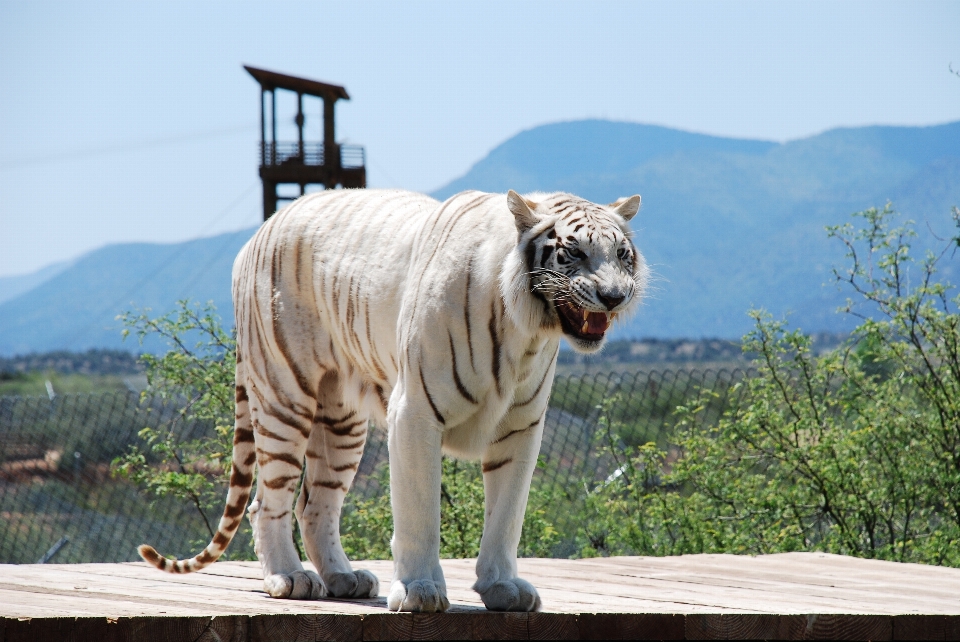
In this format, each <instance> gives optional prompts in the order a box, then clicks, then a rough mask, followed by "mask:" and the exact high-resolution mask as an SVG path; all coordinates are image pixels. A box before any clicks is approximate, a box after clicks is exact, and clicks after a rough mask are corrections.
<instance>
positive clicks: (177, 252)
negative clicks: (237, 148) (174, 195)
mask: <svg viewBox="0 0 960 642" xmlns="http://www.w3.org/2000/svg"><path fill="white" fill-rule="evenodd" d="M259 184H260V181H256V182H254V183H252V184H250V185H249V186H248V187H247V188H246V189H244V190H243V192H242V193H241V194H240V195H239V196H237V197H236V198H234V199H233V200H232V201H230V204H229V205H227V206H226V207H225V208H224V209H223V210H221V211H220V212H219V213H218V214H217V215H216V217H214V218H213V219H211V220H210V221H209V222H208V223H207V225H205V226H204V228H203V229H202V230H201V231H200V233H199V235H198V236H200V237H202V236H203V235H204V234H206V233H207V232H208V231H210V230H211V229H212V228H213V227H214V226H215V225H216V224H217V223H219V222H220V221H221V220H222V219H223V218H224V217H225V216H226V215H227V214H228V213H230V211H231V210H233V209H234V208H235V207H236V206H237V205H238V204H239V203H241V202H242V201H243V199H244V198H246V197H247V196H248V195H249V194H250V192H251V191H253V189H254V188H255V187H257V185H259ZM186 247H187V242H186V241H185V242H183V243H178V244H177V245H176V246H175V248H174V250H173V251H172V252H171V253H170V254H169V255H167V257H166V258H164V259H163V260H162V261H161V262H160V264H159V265H158V266H157V267H155V268H154V269H153V270H152V271H151V272H150V273H149V274H147V275H146V276H145V277H143V278H142V279H140V280H139V281H137V283H136V284H134V285H133V286H131V287H130V288H129V289H127V290H126V291H125V292H124V293H123V294H122V295H121V296H119V297H117V299H116V300H115V301H113V302H112V303H110V304H109V305H105V306H101V307H100V309H99V310H98V311H97V312H96V313H94V314H92V315H91V320H90V323H88V324H86V325H84V326H83V327H81V328H80V329H79V330H77V331H76V332H74V333H73V335H71V336H70V338H69V339H68V340H67V341H66V342H64V343H62V344H61V345H64V346H69V345H72V344H73V343H74V342H75V341H77V340H78V339H79V338H80V337H81V336H82V335H83V334H84V333H86V332H88V331H89V330H90V329H91V328H92V327H93V326H94V325H96V323H97V322H98V319H99V318H100V316H101V315H102V314H104V313H107V312H109V310H110V309H111V308H112V309H117V308H118V307H119V306H120V305H122V304H123V302H124V301H125V300H126V299H127V297H129V296H131V295H132V294H133V293H135V292H137V291H138V290H140V289H141V288H142V287H143V286H144V285H145V284H146V283H149V282H150V281H151V280H153V279H154V278H156V276H157V275H158V274H160V273H161V272H162V271H163V270H165V269H166V268H167V267H168V266H169V265H170V264H171V263H173V261H175V260H176V259H178V258H179V257H180V256H181V255H182V254H183V253H184V252H185V251H186ZM56 343H60V342H56Z"/></svg>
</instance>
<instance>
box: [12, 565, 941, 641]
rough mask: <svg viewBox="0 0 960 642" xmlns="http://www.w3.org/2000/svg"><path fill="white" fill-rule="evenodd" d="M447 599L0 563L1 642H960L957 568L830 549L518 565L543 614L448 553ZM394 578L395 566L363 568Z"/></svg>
mask: <svg viewBox="0 0 960 642" xmlns="http://www.w3.org/2000/svg"><path fill="white" fill-rule="evenodd" d="M441 565H442V566H443V569H444V574H445V576H446V579H447V587H448V597H449V599H450V601H451V604H452V608H451V610H450V611H449V612H448V613H445V614H410V613H391V612H389V611H387V609H386V600H385V598H383V597H378V598H376V599H372V600H318V601H299V600H274V599H271V598H269V597H267V596H266V594H265V593H264V592H263V586H262V581H261V579H260V568H259V564H258V563H256V562H219V563H217V564H214V565H212V566H211V567H209V568H208V569H206V570H204V571H202V572H199V573H194V574H187V575H173V574H166V573H161V572H159V571H156V570H155V569H152V568H149V567H147V566H146V565H144V564H141V563H128V564H79V565H49V566H47V565H44V566H37V565H24V566H12V565H0V616H2V617H0V642H8V641H9V640H36V639H40V640H43V639H51V640H53V639H56V640H59V639H96V640H97V642H109V641H110V640H133V639H137V640H140V639H143V640H153V639H157V640H160V639H163V640H168V639H169V640H179V639H184V640H186V639H190V640H197V639H210V640H213V639H222V640H228V639H236V640H244V641H250V642H254V641H257V640H276V639H284V640H286V639H291V640H318V639H337V640H361V639H362V640H381V639H385V640H390V639H449V638H459V639H507V638H509V639H678V640H679V639H797V640H799V639H877V640H881V639H882V640H929V639H933V640H951V639H960V599H958V598H957V596H958V595H960V570H958V569H947V568H937V567H925V566H919V565H915V564H894V563H891V562H882V561H875V560H860V559H853V558H845V557H840V556H833V555H824V554H812V553H790V554H784V555H769V556H758V557H747V556H741V557H737V556H729V555H691V556H681V557H674V558H642V557H633V558H605V559H589V560H543V559H521V560H519V561H518V568H519V571H520V574H521V575H522V576H524V577H525V578H526V579H528V580H530V581H531V582H533V583H534V585H536V586H537V587H538V589H539V590H540V594H541V598H542V599H543V603H544V607H545V611H544V612H542V613H533V614H526V613H491V612H487V611H486V610H485V609H484V608H483V606H482V603H481V601H480V599H479V596H478V595H477V594H476V593H474V592H473V591H472V590H471V589H470V586H471V585H472V583H473V581H474V580H475V560H442V562H441ZM355 568H367V569H369V570H371V571H372V572H374V573H375V574H376V575H377V576H378V577H379V578H380V581H381V587H382V590H384V592H385V589H386V587H388V586H389V582H390V579H391V576H392V572H393V565H392V563H391V562H390V561H385V560H380V561H372V562H360V563H357V564H355Z"/></svg>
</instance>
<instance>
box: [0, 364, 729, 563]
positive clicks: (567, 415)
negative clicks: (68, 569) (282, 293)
mask: <svg viewBox="0 0 960 642" xmlns="http://www.w3.org/2000/svg"><path fill="white" fill-rule="evenodd" d="M744 374H745V373H744V372H743V371H740V370H700V371H697V370H669V371H649V372H633V373H601V374H589V375H569V376H562V377H558V378H557V379H556V381H555V383H554V389H553V394H552V398H551V404H550V408H549V410H548V411H547V418H546V428H545V430H544V437H543V443H542V446H541V450H540V453H541V458H542V462H543V465H542V466H541V467H540V468H539V469H538V470H537V473H536V477H535V480H534V484H535V485H537V484H540V485H548V486H550V487H552V488H559V489H565V492H563V493H560V494H559V495H558V497H559V499H558V501H559V502H568V503H576V502H577V498H578V496H580V495H581V493H580V492H579V489H581V488H582V487H583V486H584V484H585V483H589V482H591V481H602V480H604V479H606V478H609V476H610V475H613V474H615V466H614V464H613V463H612V462H611V461H610V460H609V458H608V457H605V456H604V454H603V450H602V449H601V448H599V447H598V445H597V440H596V439H595V433H596V429H597V425H598V420H599V418H600V413H601V408H600V407H601V404H603V403H604V402H608V407H607V411H606V412H607V417H608V418H609V419H610V420H613V421H616V422H618V424H619V426H620V434H621V437H622V438H623V439H624V440H625V441H627V442H628V443H631V444H642V443H647V442H650V441H653V442H656V443H657V444H658V445H659V446H661V447H662V448H665V449H668V448H669V446H670V436H671V434H672V433H673V431H674V428H675V423H676V419H675V409H676V407H677V406H678V405H682V404H685V403H687V402H689V401H692V400H693V399H695V398H696V397H697V396H698V394H699V391H700V390H701V389H704V390H709V391H711V392H713V393H714V394H713V395H711V396H710V402H709V404H708V405H707V406H706V407H705V408H704V411H703V412H701V413H700V414H699V415H698V416H699V418H700V420H701V421H703V422H704V423H706V424H709V423H711V422H715V421H716V420H717V418H718V417H719V416H720V414H722V413H723V411H724V409H726V408H727V407H729V404H730V403H731V402H733V401H735V400H734V399H733V398H732V397H731V394H732V393H731V390H732V387H733V384H734V383H736V382H737V381H738V380H739V379H741V378H742V377H743V376H744ZM608 400H609V401H608ZM179 410H180V408H179V407H177V406H175V405H174V404H172V403H171V402H169V401H164V400H161V399H159V398H151V397H149V396H148V397H145V398H141V396H140V395H138V394H135V393H130V392H114V393H106V394H97V395H62V396H56V397H54V398H52V399H48V398H44V397H0V563H6V564H9V563H14V564H21V563H36V562H58V563H67V562H74V563H77V562H125V561H135V560H138V559H139V558H138V557H137V553H136V547H137V545H138V544H141V543H144V542H149V543H151V544H153V545H155V546H156V548H157V549H158V550H161V551H164V552H169V553H173V554H177V555H192V554H194V553H196V551H197V550H198V547H197V544H198V542H203V543H205V542H206V539H207V537H208V534H209V531H208V528H207V524H206V523H205V520H204V518H203V516H202V515H201V514H200V513H199V512H198V511H197V509H196V507H195V506H193V505H192V504H190V503H189V502H184V501H180V500H176V499H173V498H162V497H159V498H158V497H156V496H153V495H147V494H146V493H145V492H144V491H143V489H141V488H138V487H136V485H134V484H132V483H130V482H128V481H125V480H122V479H117V478H115V477H113V476H112V475H111V470H110V464H111V461H112V460H113V459H114V458H115V457H117V456H119V455H122V454H124V453H126V452H128V450H129V449H130V447H131V446H138V447H139V448H140V449H141V450H145V449H146V448H147V446H146V444H144V443H143V440H142V439H141V438H140V436H139V434H138V433H139V432H140V430H141V429H143V428H144V427H148V426H150V427H157V426H175V429H176V430H177V431H179V435H180V436H181V437H182V438H183V439H196V438H199V437H203V436H204V435H208V434H210V433H211V431H212V430H213V426H212V425H209V424H204V423H203V422H189V421H183V420H182V419H179V420H178V419H177V417H178V414H179V412H178V411H179ZM386 461H387V439H386V434H385V431H379V430H377V431H372V432H371V433H370V436H369V438H368V443H367V447H366V450H365V452H364V455H363V460H362V461H361V464H360V466H359V470H358V473H357V477H356V480H355V482H354V487H353V489H352V490H351V493H357V494H359V495H361V496H365V497H370V496H373V495H376V494H377V493H380V492H383V489H382V488H381V485H380V479H381V476H380V475H378V471H379V470H381V466H382V465H383V464H384V463H385V462H386ZM225 494H226V489H225V488H224V496H225ZM550 512H551V519H552V520H553V522H554V524H555V527H556V529H557V531H559V532H561V533H564V532H568V531H571V530H575V528H576V525H575V524H572V523H569V521H570V520H571V519H572V516H574V515H576V514H577V511H576V510H575V507H574V506H563V505H558V506H555V507H554V509H553V510H551V511H550ZM202 545H203V544H202V543H201V544H200V546H202ZM237 546H247V547H249V542H241V541H237V542H235V543H234V544H233V546H231V548H233V547H237ZM568 548H569V547H568V546H565V545H564V544H563V543H561V545H559V546H558V547H556V548H555V549H554V554H555V555H558V556H569V555H571V554H573V553H574V552H575V551H573V550H567V549H568Z"/></svg>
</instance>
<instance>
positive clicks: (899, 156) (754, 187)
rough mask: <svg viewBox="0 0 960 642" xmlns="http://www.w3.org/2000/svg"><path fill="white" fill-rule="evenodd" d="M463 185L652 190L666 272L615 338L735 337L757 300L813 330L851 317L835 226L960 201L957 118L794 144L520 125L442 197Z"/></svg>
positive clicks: (648, 195)
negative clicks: (881, 210) (875, 212)
mask: <svg viewBox="0 0 960 642" xmlns="http://www.w3.org/2000/svg"><path fill="white" fill-rule="evenodd" d="M464 189H480V190H484V191H493V192H503V191H506V190H507V189H515V190H517V191H520V192H529V191H535V190H539V191H568V192H572V193H575V194H578V195H580V196H583V197H585V198H588V199H590V200H593V201H597V202H601V203H607V202H611V201H613V200H615V199H616V198H618V197H620V196H627V195H630V194H634V193H639V194H641V195H642V197H643V206H642V209H641V210H640V213H639V214H638V215H637V217H636V218H635V219H634V220H633V225H634V229H635V231H636V239H635V240H636V243H637V245H638V247H639V248H640V250H641V251H642V252H643V253H644V255H645V256H646V258H647V261H648V262H649V263H650V264H651V266H652V268H653V270H654V272H655V273H656V275H657V277H658V280H657V281H656V283H655V284H654V285H655V291H654V292H652V295H651V297H650V299H649V301H648V302H647V304H646V305H645V306H644V307H643V309H642V310H641V311H640V312H639V314H638V315H637V316H636V317H635V318H634V319H633V320H632V322H631V323H629V324H628V325H626V326H623V327H621V328H620V329H619V330H618V332H617V333H616V336H617V337H620V338H635V337H660V338H675V337H722V338H736V337H739V336H741V335H742V334H743V333H744V332H746V331H747V330H748V329H749V328H750V326H751V324H750V320H749V319H748V318H747V316H746V314H745V313H746V311H747V310H748V309H749V308H750V307H752V306H758V307H764V308H767V309H768V310H770V311H772V312H773V313H774V314H776V315H783V314H786V313H790V320H791V323H792V324H793V325H795V326H799V327H801V328H803V329H804V330H806V331H810V332H815V331H831V332H842V331H845V330H848V329H849V328H850V322H849V320H848V319H845V318H843V317H841V316H839V315H836V314H834V310H835V309H836V307H837V306H838V305H840V304H841V303H842V302H843V301H844V300H845V298H846V296H847V293H845V292H838V291H837V289H836V287H835V286H833V285H832V284H833V277H832V274H831V271H830V270H831V267H833V266H840V265H843V264H844V259H843V250H842V248H841V247H840V246H839V244H838V243H837V242H831V241H829V240H828V239H827V237H826V234H825V232H824V226H826V225H836V224H841V223H845V222H847V221H849V220H850V218H849V216H850V214H851V213H853V212H856V211H860V210H863V209H866V208H868V207H870V206H878V207H882V206H883V205H884V204H885V203H886V202H887V201H888V200H890V201H893V203H894V206H895V207H896V208H897V209H898V210H899V211H901V212H903V213H904V214H905V215H906V216H909V217H910V218H913V219H915V220H917V221H918V222H920V223H921V224H920V225H919V226H918V227H919V228H920V231H921V232H923V233H926V226H925V222H926V221H930V222H931V223H932V224H933V227H934V229H940V230H941V231H943V230H944V229H945V226H944V224H945V223H946V221H948V220H949V212H950V207H951V206H953V205H960V122H957V123H950V124H947V125H940V126H935V127H861V128H854V129H836V130H832V131H828V132H825V133H823V134H820V135H818V136H813V137H811V138H806V139H803V140H797V141H791V142H788V143H784V144H778V143H772V142H764V141H748V140H737V139H728V138H718V137H714V136H705V135H701V134H691V133H687V132H681V131H677V130H672V129H667V128H664V127H655V126H651V125H641V124H636V123H620V122H610V121H602V120H587V121H576V122H566V123H556V124H552V125H544V126H542V127H536V128H534V129H531V130H528V131H525V132H521V133H520V134H517V135H516V136H514V137H513V138H511V139H509V140H507V141H506V142H504V143H503V144H501V145H500V146H498V147H497V148H496V149H494V150H493V151H491V152H490V153H489V154H488V155H487V157H486V158H484V159H482V160H481V161H479V162H478V163H477V164H476V165H474V166H473V167H472V168H471V169H470V171H469V172H467V174H466V175H464V176H462V177H461V178H458V179H456V180H454V181H452V182H451V183H450V184H448V185H446V186H444V187H442V188H440V189H439V190H437V191H436V192H434V194H433V195H434V196H435V197H437V198H441V199H442V198H446V197H448V196H450V195H451V194H454V193H456V192H459V191H461V190H464ZM928 242H929V235H927V238H926V239H921V240H920V241H919V244H920V245H921V246H923V245H925V244H926V243H928ZM954 268H955V266H954ZM957 280H958V279H957V278H956V271H955V269H954V278H953V281H954V282H956V281H957ZM823 284H829V285H828V286H827V287H823Z"/></svg>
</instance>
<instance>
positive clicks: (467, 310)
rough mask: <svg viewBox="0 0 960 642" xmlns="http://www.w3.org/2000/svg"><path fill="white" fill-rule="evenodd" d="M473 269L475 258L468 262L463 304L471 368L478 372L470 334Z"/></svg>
mask: <svg viewBox="0 0 960 642" xmlns="http://www.w3.org/2000/svg"><path fill="white" fill-rule="evenodd" d="M472 269H473V257H472V256H471V257H470V260H469V261H467V286H466V292H467V294H466V300H465V301H464V304H463V321H464V323H465V324H466V326H467V348H468V349H469V350H470V367H471V368H472V369H473V371H474V372H476V371H477V366H476V365H475V364H474V362H473V337H472V334H471V332H470V272H471V270H472Z"/></svg>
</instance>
